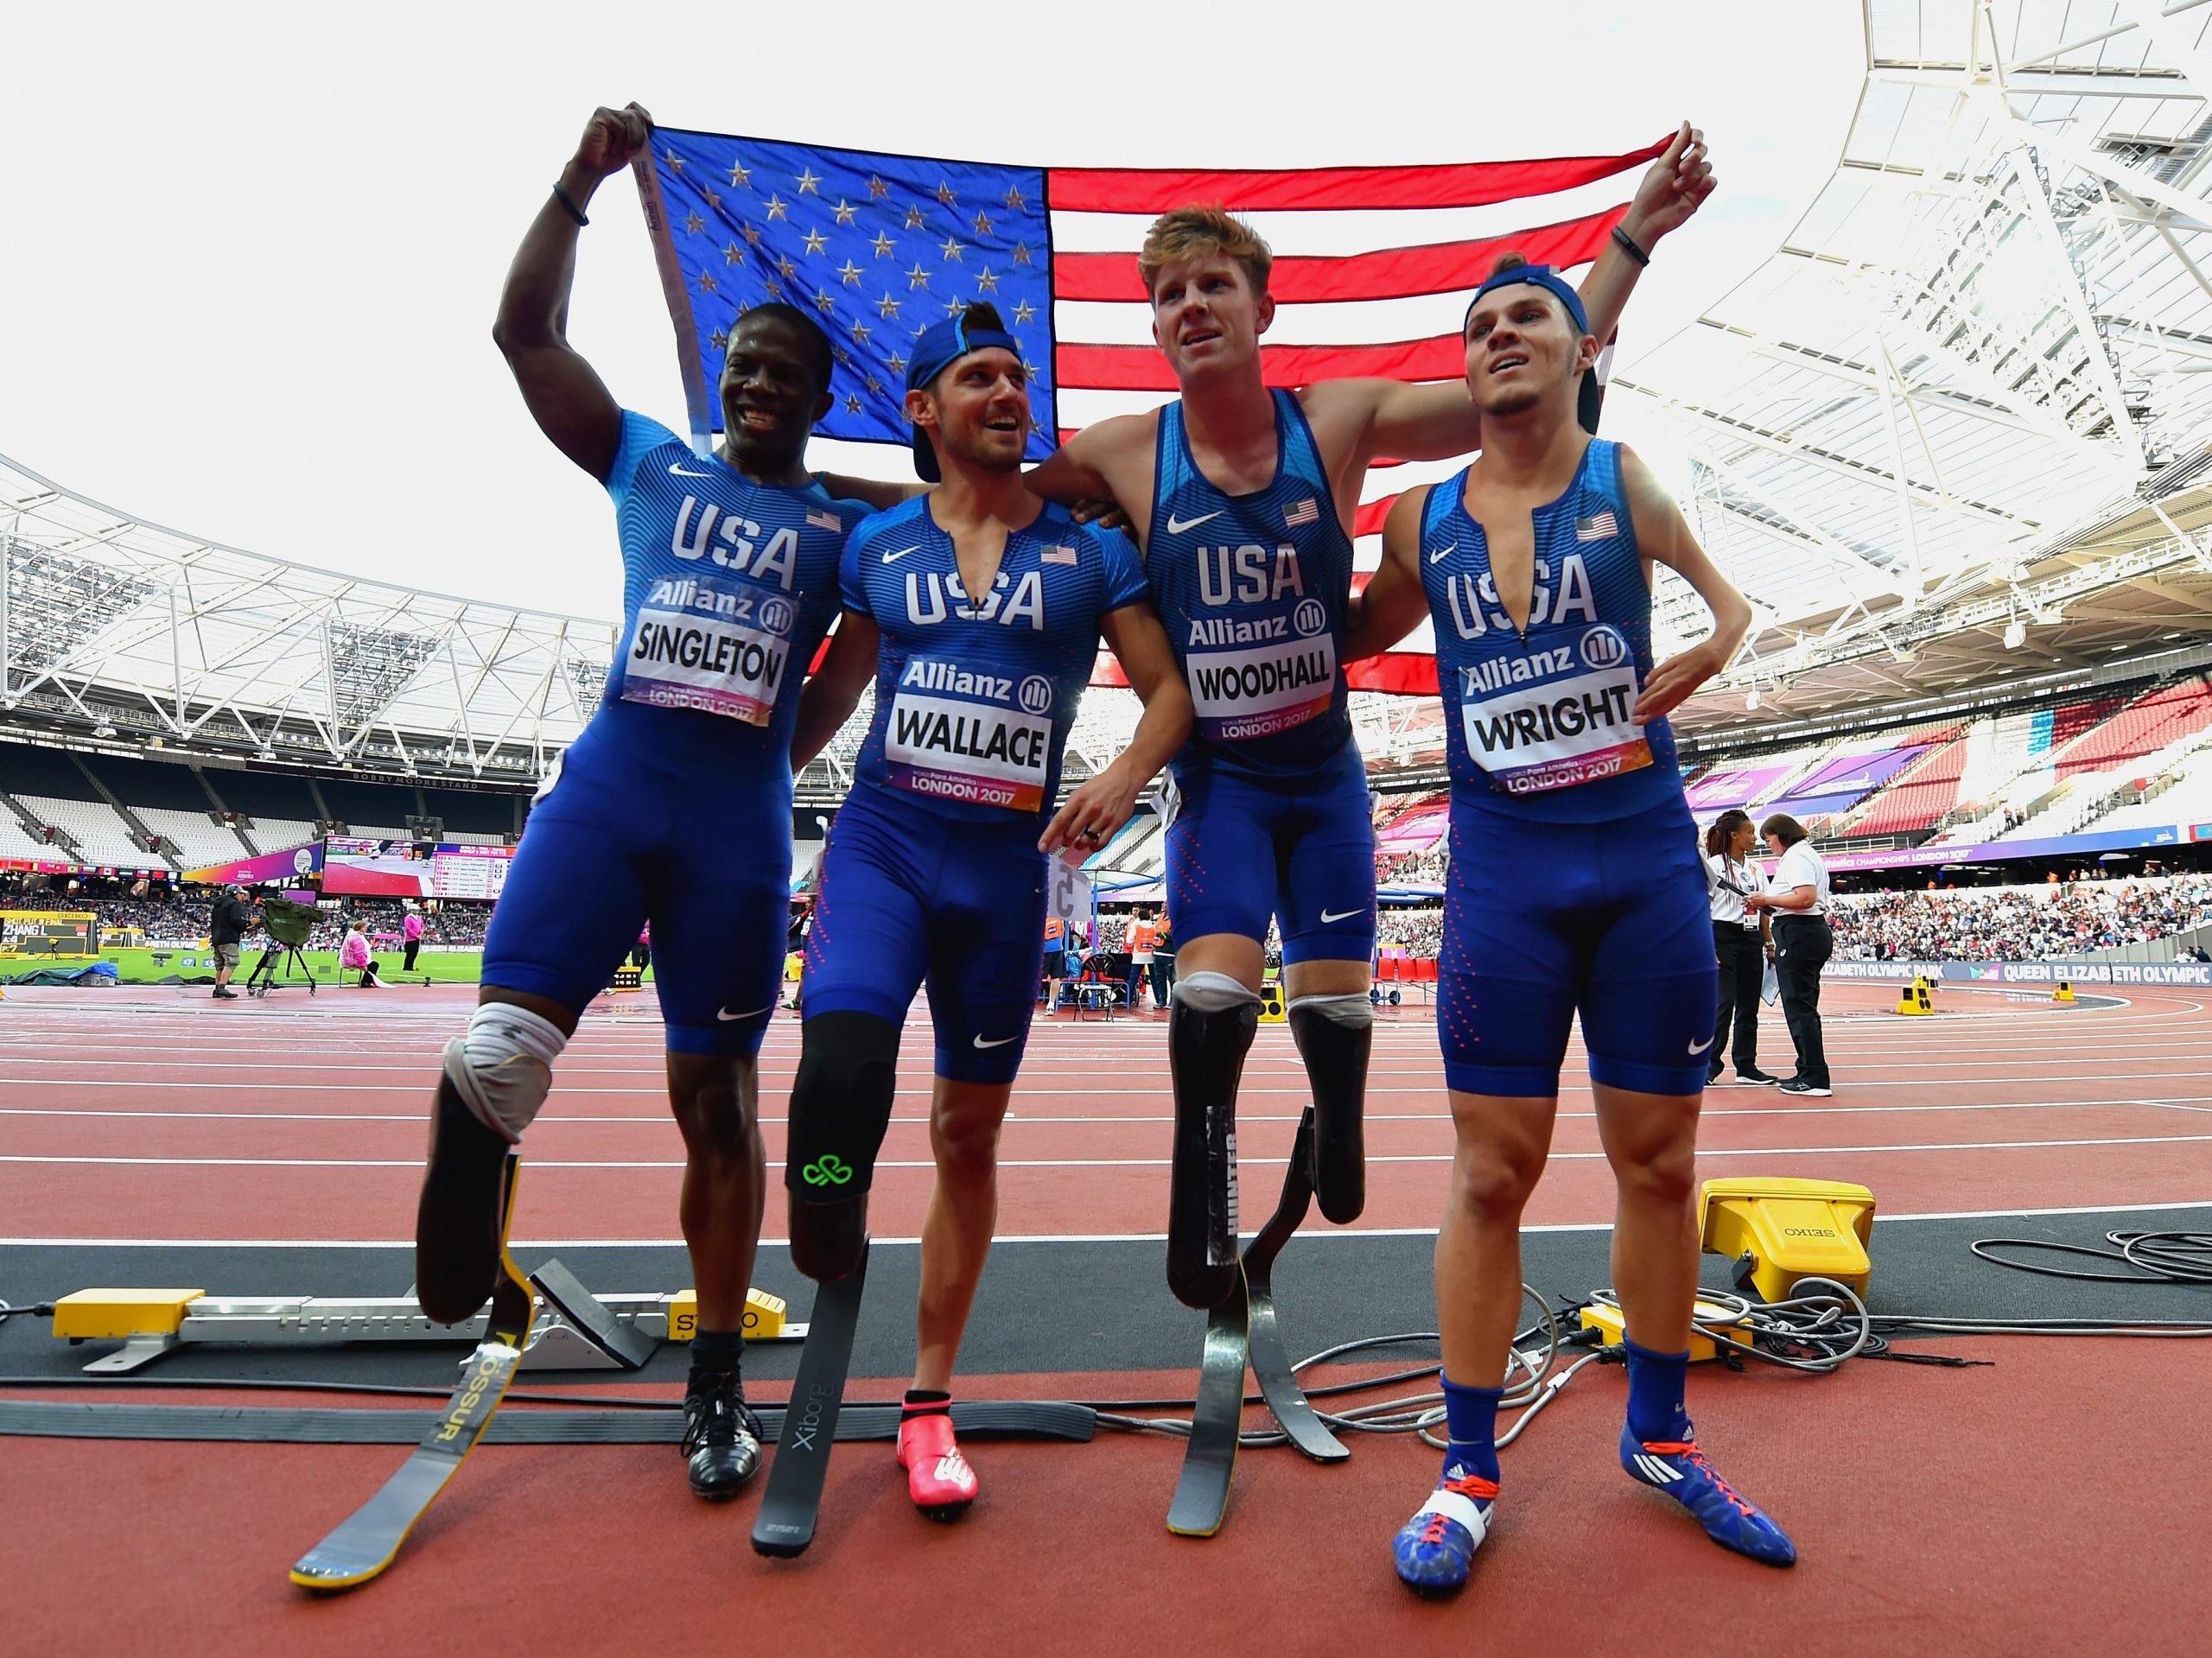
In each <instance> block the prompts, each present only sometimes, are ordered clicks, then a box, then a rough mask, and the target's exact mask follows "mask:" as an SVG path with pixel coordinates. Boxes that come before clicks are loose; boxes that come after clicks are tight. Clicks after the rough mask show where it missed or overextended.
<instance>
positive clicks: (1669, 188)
mask: <svg viewBox="0 0 2212 1658" xmlns="http://www.w3.org/2000/svg"><path fill="white" fill-rule="evenodd" d="M1711 194H1713V168H1712V167H1711V166H1710V165H1709V164H1707V161H1706V158H1705V139H1704V136H1703V135H1702V134H1701V133H1700V132H1699V131H1698V130H1697V129H1695V128H1694V127H1693V126H1691V125H1690V124H1689V123H1688V122H1687V121H1685V122H1684V123H1683V124H1682V128H1681V131H1680V132H1677V133H1676V134H1675V141H1674V143H1671V144H1669V145H1668V146H1667V149H1666V153H1665V154H1664V155H1662V156H1660V157H1659V159H1658V160H1656V161H1655V162H1652V163H1651V165H1650V167H1649V168H1647V169H1645V172H1644V175H1643V180H1642V181H1640V182H1639V183H1638V184H1637V190H1636V196H1635V198H1634V200H1631V201H1630V203H1629V209H1628V213H1627V215H1626V216H1625V217H1624V219H1622V220H1621V228H1622V230H1624V232H1627V233H1628V235H1629V237H1630V238H1631V239H1632V240H1633V241H1634V242H1635V243H1636V244H1637V246H1638V247H1640V248H1642V249H1643V252H1644V253H1645V255H1646V256H1647V257H1648V256H1649V254H1650V252H1651V250H1652V247H1653V246H1654V245H1656V243H1657V242H1658V240H1659V238H1662V237H1663V236H1665V235H1667V234H1668V233H1669V232H1672V231H1675V230H1678V229H1680V228H1681V226H1682V225H1683V224H1685V223H1686V222H1687V221H1688V219H1689V217H1690V215H1691V214H1693V213H1695V212H1696V211H1697V210H1698V208H1699V206H1700V205H1702V204H1703V202H1704V200H1705V199H1706V198H1707V196H1709V195H1711ZM1642 275H1643V265H1642V264H1639V263H1638V262H1637V260H1635V259H1633V258H1631V257H1630V256H1629V254H1628V252H1627V251H1626V250H1624V248H1622V247H1621V245H1619V244H1618V242H1613V241H1608V242H1607V243H1606V245H1605V251H1603V252H1602V253H1600V254H1599V256H1598V259H1597V263H1596V264H1593V265H1592V266H1591V268H1590V274H1589V275H1588V276H1586V277H1584V278H1583V281H1582V287H1581V289H1580V293H1581V295H1582V307H1583V309H1584V310H1585V311H1586V312H1587V313H1588V314H1589V318H1590V332H1591V333H1592V334H1595V335H1596V336H1597V337H1598V339H1599V340H1600V341H1604V340H1610V339H1611V338H1612V335H1613V331H1614V329H1616V328H1618V327H1619V326H1620V321H1621V313H1622V312H1623V311H1624V310H1625V309H1626V308H1627V307H1628V299H1629V295H1630V294H1631V293H1633V292H1634V291H1635V289H1636V283H1637V277H1638V276H1642ZM1303 395H1304V397H1305V402H1306V413H1307V416H1308V417H1309V418H1312V419H1313V420H1314V421H1315V422H1317V425H1318V424H1320V423H1326V424H1328V425H1330V426H1332V427H1335V428H1337V429H1340V430H1343V431H1344V432H1345V434H1346V435H1347V437H1348V439H1349V441H1350V446H1351V454H1352V455H1353V458H1354V461H1355V463H1356V465H1357V467H1358V468H1359V469H1360V470H1362V471H1363V470H1364V469H1365V468H1366V467H1367V466H1368V464H1369V463H1370V462H1371V461H1375V460H1376V459H1378V458H1380V457H1382V456H1384V455H1395V457H1397V458H1398V459H1400V460H1402V461H1446V460H1449V459H1450V458H1451V457H1452V456H1453V455H1459V454H1468V453H1470V452H1471V451H1472V450H1475V449H1478V448H1481V447H1482V417H1481V416H1479V415H1478V414H1477V413H1476V411H1475V405H1474V402H1473V400H1472V399H1471V397H1469V396H1468V395H1467V387H1466V384H1465V381H1463V380H1459V379H1452V380H1440V381H1436V382H1433V383H1431V384H1419V385H1412V384H1405V383H1404V382H1402V381H1398V380H1376V379H1358V380H1331V381H1325V382H1323V383H1321V384H1317V385H1312V386H1308V387H1307V388H1306V391H1305V393H1304V394H1303Z"/></svg>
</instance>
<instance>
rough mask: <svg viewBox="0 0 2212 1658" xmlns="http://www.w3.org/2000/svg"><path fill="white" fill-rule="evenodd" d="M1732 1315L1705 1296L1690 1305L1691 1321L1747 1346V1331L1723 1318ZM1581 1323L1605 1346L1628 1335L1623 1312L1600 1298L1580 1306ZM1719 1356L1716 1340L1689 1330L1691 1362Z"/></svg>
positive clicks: (1616, 1343) (1615, 1343) (1730, 1340)
mask: <svg viewBox="0 0 2212 1658" xmlns="http://www.w3.org/2000/svg"><path fill="white" fill-rule="evenodd" d="M1734 1316H1735V1315H1734V1314H1732V1312H1729V1310H1728V1309H1727V1308H1726V1307H1723V1306H1715V1305H1713V1303H1712V1302H1710V1301H1706V1300H1700V1301H1698V1302H1697V1303H1695V1304H1694V1305H1693V1306H1692V1307H1691V1309H1690V1318H1691V1320H1692V1322H1693V1323H1695V1324H1705V1325H1707V1326H1710V1327H1712V1328H1714V1329H1717V1330H1719V1331H1720V1333H1721V1334H1722V1335H1723V1336H1725V1337H1727V1339H1728V1341H1729V1343H1730V1344H1732V1345H1733V1346H1737V1347H1749V1346H1750V1345H1751V1331H1748V1330H1746V1329H1745V1328H1743V1327H1742V1326H1741V1325H1738V1324H1728V1323H1726V1320H1727V1319H1729V1318H1732V1317H1734ZM1582 1327H1583V1328H1584V1329H1585V1330H1595V1331H1599V1333H1600V1334H1602V1335H1603V1336H1604V1337H1605V1345H1606V1346H1608V1347H1617V1346H1618V1345H1619V1344H1621V1343H1622V1342H1624V1341H1626V1340H1627V1339H1628V1321H1627V1318H1626V1316H1625V1315H1624V1313H1623V1312H1621V1310H1620V1309H1619V1308H1618V1307H1616V1306H1608V1305H1605V1304H1603V1303H1602V1302H1591V1303H1589V1304H1587V1305H1585V1306H1584V1307H1583V1309H1582ZM1719 1356H1720V1344H1719V1343H1718V1342H1717V1341H1715V1340H1714V1339H1713V1337H1711V1336H1708V1335H1707V1334H1706V1333H1705V1332H1704V1331H1702V1330H1692V1331H1690V1363H1692V1364H1703V1363H1706V1362H1707V1361H1708V1360H1711V1359H1717V1358H1719Z"/></svg>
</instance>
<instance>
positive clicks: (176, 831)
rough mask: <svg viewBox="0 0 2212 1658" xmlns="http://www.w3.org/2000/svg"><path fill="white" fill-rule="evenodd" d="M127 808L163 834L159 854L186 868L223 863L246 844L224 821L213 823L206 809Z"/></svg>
mask: <svg viewBox="0 0 2212 1658" xmlns="http://www.w3.org/2000/svg"><path fill="white" fill-rule="evenodd" d="M130 810H131V811H132V813H133V814H134V815H135V816H137V818H138V820H139V821H140V822H141V823H144V824H145V826H146V827H147V828H148V829H151V830H153V832H154V833H155V834H156V835H160V836H161V837H162V854H163V855H164V856H168V857H169V858H170V861H172V862H174V863H177V864H181V866H183V867H185V868H187V869H197V868H200V867H204V866H205V865H207V864H211V863H226V862H228V861H230V860H231V859H233V858H238V857H243V856H244V855H245V842H243V841H241V840H239V839H238V836H237V835H235V834H233V833H232V830H231V829H230V827H229V826H228V825H227V824H224V823H216V822H215V821H214V820H213V817H212V816H211V815H210V813H209V812H207V811H200V812H188V811H175V810H170V809H169V808H168V807H166V806H141V805H137V804H133V805H132V806H131V808H130Z"/></svg>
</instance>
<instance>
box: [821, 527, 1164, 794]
mask: <svg viewBox="0 0 2212 1658" xmlns="http://www.w3.org/2000/svg"><path fill="white" fill-rule="evenodd" d="M842 588H843V594H844V602H845V605H846V607H847V608H849V609H850V610H853V611H855V612H857V613H860V614H861V615H863V616H869V617H873V618H874V620H875V623H876V626H878V627H879V628H880V630H881V634H882V644H881V647H880V656H879V660H878V665H877V669H876V683H875V713H874V718H873V719H872V720H871V721H870V722H869V725H868V740H867V741H866V742H865V743H863V744H862V745H861V752H860V759H859V763H858V767H857V772H858V776H859V779H860V782H861V785H862V786H864V787H866V788H869V789H883V790H895V791H899V792H900V793H902V794H904V795H906V796H908V797H911V798H912V799H916V800H919V801H921V802H923V803H925V804H927V805H928V806H929V807H930V808H931V810H936V811H938V812H940V813H943V814H944V815H946V816H954V817H963V818H968V819H970V820H976V821H982V822H1001V821H1003V820H1004V819H1005V817H1006V816H1007V814H1008V813H1010V812H1011V813H1020V814H1022V815H1024V816H1030V817H1034V816H1036V815H1037V814H1038V813H1039V811H1041V810H1044V809H1046V807H1048V806H1049V805H1050V804H1051V802H1052V798H1053V796H1054V795H1055V794H1056V793H1057V792H1058V789H1059V781H1060V756H1061V752H1062V750H1063V749H1064V748H1065V746H1066V743H1067V734H1068V731H1069V728H1070V727H1071V726H1073V725H1074V723H1075V715H1076V707H1077V703H1078V702H1080V701H1081V699H1082V696H1083V689H1084V686H1085V685H1087V684H1088V683H1090V670H1091V664H1093V662H1095V661H1096V657H1097V654H1098V625H1099V621H1100V619H1102V618H1103V617H1104V616H1105V615H1106V614H1107V613H1108V612H1109V611H1115V610H1119V609H1121V608H1122V607H1123V606H1125V605H1132V604H1135V603H1136V602H1137V601H1138V600H1141V599H1143V598H1144V597H1145V593H1146V589H1145V579H1144V572H1143V570H1142V569H1141V567H1140V566H1139V564H1138V562H1137V556H1136V549H1135V548H1133V547H1131V546H1130V545H1129V543H1128V537H1125V536H1123V535H1122V534H1120V533H1119V532H1118V531H1115V530H1096V529H1093V528H1090V527H1089V526H1087V525H1084V524H1077V523H1076V521H1075V520H1074V519H1073V518H1071V517H1070V516H1069V515H1068V513H1067V511H1066V509H1065V508H1063V507H1058V506H1047V507H1046V509H1045V510H1044V511H1043V512H1041V513H1040V514H1039V515H1038V517H1037V518H1036V520H1035V522H1033V523H1032V524H1029V525H1028V526H1027V528H1025V529H1021V530H1015V531H1014V532H1013V533H1012V534H1011V535H1009V536H1008V537H1007V543H1006V552H1005V555H1004V556H1003V557H1002V558H1001V561H1000V563H999V570H998V575H996V576H995V578H994V579H993V581H992V584H991V589H990V591H989V592H988V593H987V594H984V595H983V597H982V600H980V601H978V600H973V599H971V598H970V597H969V594H968V591H967V589H966V588H964V587H963V585H962V583H961V578H960V562H959V560H958V558H957V556H955V554H954V551H953V544H952V537H950V535H948V534H947V533H945V531H944V530H940V529H939V528H938V524H937V521H936V519H935V518H932V517H931V514H930V506H929V497H927V496H926V495H923V496H917V497H916V498H915V499H912V500H911V501H908V502H906V503H905V504H904V505H900V506H898V507H895V508H893V510H892V511H888V512H885V513H882V514H880V515H879V516H878V517H876V518H873V519H871V520H870V521H869V522H868V524H867V525H866V527H865V528H864V529H862V530H861V532H860V533H859V534H858V535H855V537H853V539H852V542H851V543H850V545H849V547H848V548H847V549H846V552H845V558H844V565H843V570H842Z"/></svg>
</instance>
